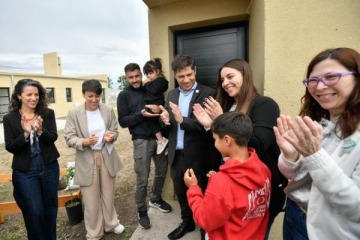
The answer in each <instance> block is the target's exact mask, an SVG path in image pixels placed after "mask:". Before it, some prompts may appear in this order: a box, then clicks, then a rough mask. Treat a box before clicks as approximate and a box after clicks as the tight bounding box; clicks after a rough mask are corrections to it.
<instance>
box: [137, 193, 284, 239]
mask: <svg viewBox="0 0 360 240" xmlns="http://www.w3.org/2000/svg"><path fill="white" fill-rule="evenodd" d="M166 201H168V200H166ZM168 202H169V204H170V205H171V206H172V207H173V211H172V212H170V213H162V212H160V211H158V210H155V209H154V208H150V209H149V211H148V214H149V218H150V221H151V224H152V226H151V228H149V229H142V228H140V227H138V228H137V229H136V230H135V232H134V233H133V235H132V236H131V238H130V240H155V239H156V240H167V239H168V238H167V235H168V234H169V233H170V232H171V231H172V230H173V229H175V228H176V227H177V226H178V225H179V224H180V221H181V220H180V208H179V203H178V202H177V201H168ZM282 219H283V214H279V216H278V217H276V219H275V222H274V224H273V226H272V228H271V233H270V236H269V240H281V239H282ZM197 239H200V231H199V228H198V227H197V228H196V229H195V231H193V232H190V233H187V234H185V236H184V237H182V238H181V240H197Z"/></svg>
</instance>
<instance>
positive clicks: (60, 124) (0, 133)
mask: <svg viewBox="0 0 360 240" xmlns="http://www.w3.org/2000/svg"><path fill="white" fill-rule="evenodd" d="M65 122H66V120H65V119H56V127H57V130H62V129H64V128H65ZM4 142H5V139H4V126H3V124H2V123H0V144H3V143H4Z"/></svg>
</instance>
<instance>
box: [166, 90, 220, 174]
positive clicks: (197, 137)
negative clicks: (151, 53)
mask: <svg viewBox="0 0 360 240" xmlns="http://www.w3.org/2000/svg"><path fill="white" fill-rule="evenodd" d="M215 93H216V91H215V90H214V89H212V88H209V87H206V86H203V85H201V84H199V83H198V84H197V87H196V89H195V91H194V94H193V96H192V99H191V101H190V106H189V115H188V116H189V117H184V118H183V119H184V120H183V122H182V123H181V124H180V127H181V129H183V130H185V134H184V149H183V151H184V159H185V166H186V168H193V169H194V171H195V172H196V173H206V172H207V171H208V170H210V168H211V166H210V165H211V164H210V165H209V159H210V151H209V149H210V148H211V147H213V146H210V142H211V141H209V139H210V138H212V136H211V133H210V131H208V132H207V131H206V130H205V129H204V127H203V126H202V125H201V124H200V123H199V122H198V121H197V120H196V117H195V115H194V114H193V106H194V104H195V103H200V104H202V103H203V102H204V99H205V98H206V97H209V96H215ZM179 95H180V91H179V87H177V88H175V89H173V90H171V91H170V92H169V94H168V98H167V100H166V103H165V108H166V109H167V110H168V112H169V117H170V126H169V146H168V156H169V164H170V166H171V165H172V164H173V162H174V156H175V150H176V149H175V148H176V139H177V123H176V121H175V118H174V115H173V114H172V112H171V109H170V107H169V102H172V103H175V104H176V105H178V104H179Z"/></svg>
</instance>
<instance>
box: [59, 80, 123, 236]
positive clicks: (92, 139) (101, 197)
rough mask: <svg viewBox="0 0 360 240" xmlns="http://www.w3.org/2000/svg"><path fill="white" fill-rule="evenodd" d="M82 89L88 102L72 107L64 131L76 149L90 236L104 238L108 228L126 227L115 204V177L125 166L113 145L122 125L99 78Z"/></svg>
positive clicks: (77, 181)
mask: <svg viewBox="0 0 360 240" xmlns="http://www.w3.org/2000/svg"><path fill="white" fill-rule="evenodd" d="M82 93H83V97H84V99H85V103H83V104H81V105H80V106H78V107H76V108H75V109H72V110H70V111H69V113H68V116H67V119H66V125H65V130H64V135H65V140H66V143H67V145H68V146H69V147H72V148H75V149H76V157H75V178H74V183H75V184H78V185H80V191H81V194H82V196H83V204H84V208H85V213H84V219H85V227H86V231H87V234H86V238H87V239H100V238H102V237H103V235H104V232H114V233H116V234H120V233H122V232H123V231H124V226H123V225H121V224H120V222H119V220H118V218H117V214H116V210H115V206H114V187H115V177H116V174H117V172H118V171H119V170H120V169H121V168H122V163H121V161H120V157H119V155H118V153H117V152H116V150H115V148H114V147H113V143H114V142H115V141H116V139H117V137H118V129H117V128H118V125H117V119H116V116H115V113H114V110H113V108H112V107H111V106H109V105H105V104H101V103H100V99H101V93H102V87H101V84H100V82H99V81H98V80H87V81H85V82H84V83H83V84H82Z"/></svg>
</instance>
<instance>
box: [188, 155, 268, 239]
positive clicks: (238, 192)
mask: <svg viewBox="0 0 360 240" xmlns="http://www.w3.org/2000/svg"><path fill="white" fill-rule="evenodd" d="M248 151H249V155H250V157H249V159H247V160H246V161H245V162H243V163H241V162H239V161H236V160H234V159H230V158H229V159H227V160H226V162H225V164H224V165H222V166H221V167H220V171H219V172H218V173H216V174H214V175H212V176H211V178H210V179H209V183H208V186H207V188H206V192H205V195H204V196H203V195H202V193H201V189H200V187H199V186H198V185H195V186H191V187H190V188H189V189H188V191H187V197H188V202H189V205H190V207H191V209H192V211H193V214H194V219H195V221H196V223H197V224H198V225H199V226H200V227H201V228H203V229H204V230H205V231H206V232H207V233H208V234H209V238H210V240H218V239H226V240H233V239H242V240H246V239H249V240H250V239H251V240H257V239H264V238H265V235H266V230H267V225H268V220H269V204H270V193H271V173H270V171H269V169H268V168H267V167H266V165H265V164H263V163H262V162H261V161H260V159H259V158H258V156H257V154H256V152H255V150H254V149H251V148H249V150H248Z"/></svg>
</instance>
